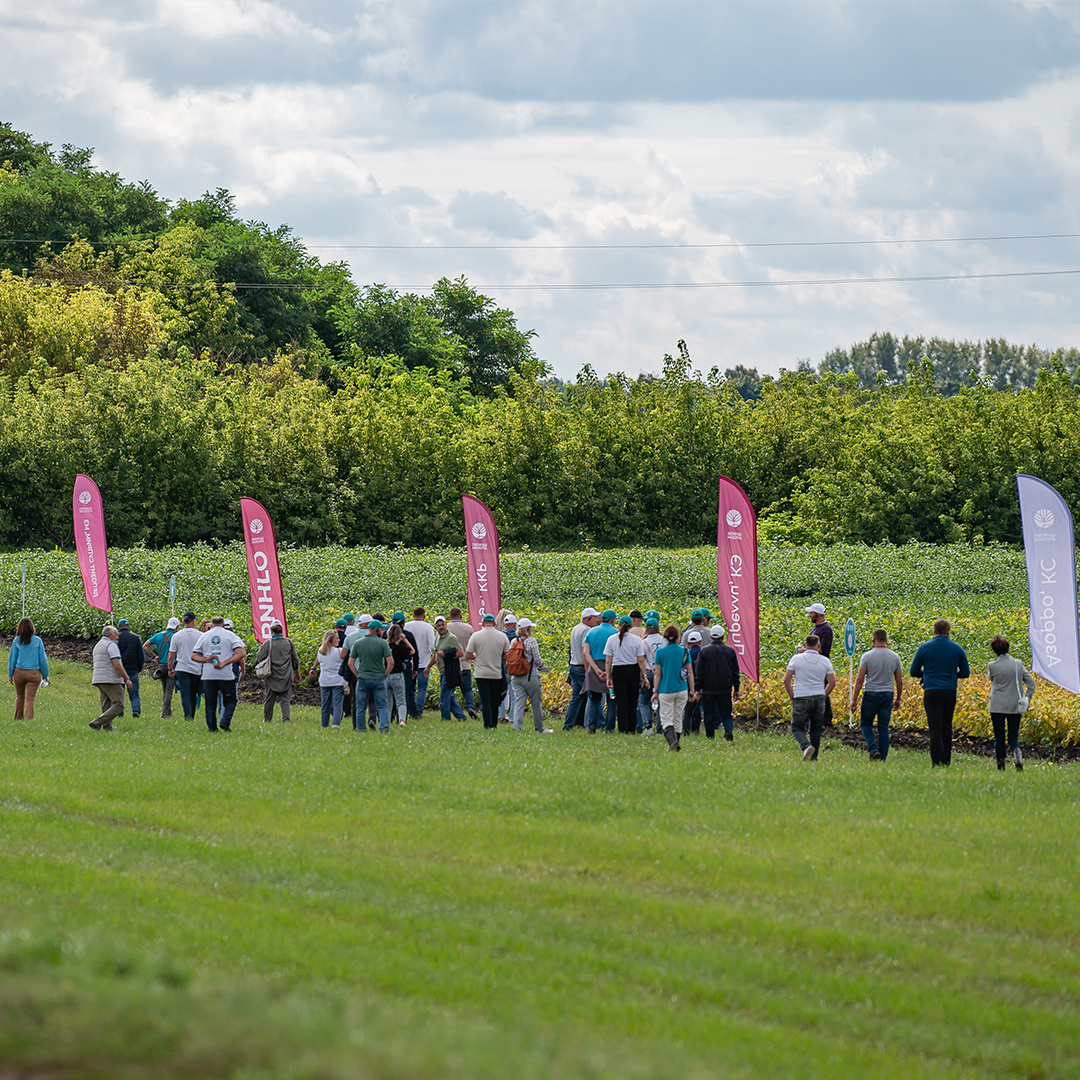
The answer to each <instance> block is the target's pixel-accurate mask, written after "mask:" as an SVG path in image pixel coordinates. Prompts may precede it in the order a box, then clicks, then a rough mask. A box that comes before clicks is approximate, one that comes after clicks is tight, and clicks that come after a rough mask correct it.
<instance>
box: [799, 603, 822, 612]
mask: <svg viewBox="0 0 1080 1080" xmlns="http://www.w3.org/2000/svg"><path fill="white" fill-rule="evenodd" d="M803 611H805V612H806V614H807V615H824V614H825V605H824V604H811V605H810V606H809V607H804V608H803Z"/></svg>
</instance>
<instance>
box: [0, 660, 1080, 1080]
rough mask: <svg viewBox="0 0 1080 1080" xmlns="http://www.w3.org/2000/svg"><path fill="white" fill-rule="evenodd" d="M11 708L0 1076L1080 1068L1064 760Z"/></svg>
mask: <svg viewBox="0 0 1080 1080" xmlns="http://www.w3.org/2000/svg"><path fill="white" fill-rule="evenodd" d="M52 675H53V681H52V685H51V686H50V687H49V688H47V689H45V690H43V691H42V692H41V694H40V696H39V699H38V714H37V717H36V718H35V719H34V720H33V721H21V722H15V721H14V720H12V719H11V718H10V717H11V712H10V698H11V691H10V689H9V688H6V689H5V694H4V696H3V701H4V702H6V704H3V705H2V707H0V742H2V744H3V747H4V751H3V755H4V772H3V781H2V784H3V788H2V790H3V795H2V798H0V835H2V836H3V843H2V844H0V1003H2V1007H0V1076H3V1077H4V1078H5V1080H7V1078H9V1077H10V1078H13V1080H14V1078H19V1080H46V1078H48V1080H68V1078H106V1077H109V1078H132V1080H134V1078H139V1080H142V1078H147V1080H149V1078H154V1080H189V1078H190V1080H195V1078H199V1080H216V1078H222V1080H224V1078H229V1080H353V1078H358V1077H359V1078H374V1080H443V1078H447V1077H449V1078H461V1080H465V1078H492V1080H495V1078H498V1080H503V1078H505V1077H508V1076H513V1077H522V1078H525V1080H534V1078H535V1080H542V1078H544V1080H546V1078H564V1077H565V1078H567V1080H579V1078H580V1080H600V1078H605V1080H606V1078H611V1080H623V1078H627V1080H637V1078H641V1080H644V1078H647V1077H648V1078H652V1077H657V1078H661V1080H665V1078H670V1080H676V1078H680V1080H682V1078H687V1077H689V1078H702V1080H703V1078H706V1077H745V1078H749V1077H762V1078H770V1080H771V1078H773V1077H791V1078H817V1077H825V1076H827V1077H830V1078H834V1077H835V1078H837V1080H845V1078H848V1077H850V1078H859V1080H862V1078H864V1077H867V1076H873V1077H896V1078H903V1080H911V1078H930V1077H935V1078H936V1077H950V1078H952V1077H956V1078H972V1080H973V1078H980V1080H982V1078H987V1077H991V1078H993V1077H1002V1078H1006V1077H1009V1078H1011V1077H1076V1076H1080V974H1078V973H1080V940H1078V938H1077V935H1076V931H1075V927H1076V925H1077V923H1078V920H1080V894H1078V893H1077V890H1076V875H1075V867H1076V848H1077V841H1078V839H1080V829H1078V826H1080V821H1078V817H1080V812H1078V810H1077V798H1076V795H1077V776H1078V774H1077V772H1076V768H1075V767H1074V766H1062V765H1056V764H1053V763H1050V762H1047V761H1040V760H1035V759H1032V760H1030V761H1029V763H1028V766H1027V768H1025V770H1024V771H1023V772H1021V773H1018V772H1016V771H1014V770H1011V769H1010V771H1008V772H1006V773H999V772H997V770H996V769H994V767H993V765H992V763H990V762H987V761H986V760H985V759H982V758H978V757H975V756H972V755H959V756H955V757H954V759H953V762H954V763H953V766H952V768H951V769H949V770H940V769H939V770H931V769H930V767H929V763H928V761H927V759H926V756H925V755H924V754H918V753H915V752H913V751H908V750H903V749H894V750H893V751H892V752H891V753H890V755H889V759H888V761H887V762H885V763H884V765H880V764H879V765H875V764H873V763H870V762H869V761H867V759H866V755H865V754H862V753H858V752H856V751H854V750H852V749H850V748H848V747H846V746H844V745H842V744H838V743H837V742H836V741H835V740H833V741H831V742H830V743H829V744H827V745H828V749H827V750H826V752H824V753H823V754H822V756H821V760H820V761H818V762H814V763H803V762H802V761H801V760H800V758H799V755H798V754H797V753H796V751H795V746H794V743H793V741H792V740H791V738H790V736H786V735H780V734H774V733H771V732H758V733H752V734H746V733H743V732H741V731H740V732H737V734H736V741H735V742H734V743H733V744H728V743H725V742H722V741H720V742H716V743H709V742H707V741H706V740H704V739H703V738H701V737H695V738H692V739H687V740H685V742H684V749H683V751H682V752H681V753H679V754H672V753H670V752H669V751H668V750H667V748H666V746H665V745H664V743H663V741H662V740H661V739H659V738H656V737H642V738H627V737H625V736H618V735H598V736H591V737H590V736H587V735H585V734H584V733H581V732H573V733H562V732H558V733H556V734H555V735H553V736H548V737H542V736H537V735H534V734H532V733H524V734H517V733H515V732H513V731H512V730H510V729H508V728H506V727H503V728H500V729H499V730H498V731H495V732H487V733H485V732H484V731H483V730H482V729H481V728H480V726H479V725H478V724H475V723H466V724H461V723H445V724H444V723H442V722H440V721H438V720H436V719H434V718H433V717H432V714H431V713H428V714H427V718H426V719H425V720H423V721H421V722H419V723H415V724H414V723H410V725H409V726H408V727H407V728H397V727H395V728H393V729H392V731H391V732H390V733H389V734H388V735H386V736H380V735H377V734H373V733H367V732H364V733H359V734H357V733H353V732H351V731H347V730H342V731H337V732H334V731H322V730H320V728H319V727H318V720H317V714H316V712H315V710H313V709H305V708H297V709H294V717H293V721H292V723H290V724H281V723H275V724H264V723H262V722H261V709H259V708H258V707H255V706H241V708H240V709H239V711H238V713H237V717H236V718H235V720H234V729H235V730H234V731H233V732H232V733H231V734H230V735H220V734H219V735H211V734H210V733H208V732H207V730H206V727H205V725H204V724H202V723H201V722H200V723H185V722H184V721H183V720H177V719H173V720H165V721H163V720H160V719H158V718H157V715H156V714H157V708H156V706H157V704H158V703H159V702H160V691H158V690H157V688H156V684H151V687H150V688H149V689H148V690H147V691H146V694H145V697H146V704H145V705H144V712H143V715H142V717H141V718H139V719H138V720H135V719H133V718H132V717H131V716H130V715H129V716H127V717H126V718H125V719H124V720H123V721H120V722H118V723H117V728H116V730H115V731H114V732H112V733H110V734H104V733H96V732H93V731H91V730H90V729H89V728H88V727H87V726H86V722H87V720H88V719H89V717H90V716H92V715H93V713H94V712H95V711H96V694H95V693H94V692H93V691H92V690H91V688H90V686H89V671H88V669H87V668H86V667H85V666H82V665H79V664H75V663H72V662H65V661H58V662H57V663H55V664H54V666H53V672H52Z"/></svg>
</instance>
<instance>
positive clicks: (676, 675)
mask: <svg viewBox="0 0 1080 1080" xmlns="http://www.w3.org/2000/svg"><path fill="white" fill-rule="evenodd" d="M688 663H690V656H689V654H688V653H687V651H686V649H685V647H684V646H682V645H680V644H678V643H677V642H674V641H669V642H668V643H667V644H666V645H665V646H664V647H663V648H662V649H657V650H656V654H655V655H654V656H653V665H654V666H655V665H659V666H660V685H659V686H658V687H657V688H656V690H657V693H660V694H681V693H682V692H683V691H684V690H689V689H690V687H689V685H688V684H687V681H686V680H685V679H684V678H683V677H682V669H683V664H688Z"/></svg>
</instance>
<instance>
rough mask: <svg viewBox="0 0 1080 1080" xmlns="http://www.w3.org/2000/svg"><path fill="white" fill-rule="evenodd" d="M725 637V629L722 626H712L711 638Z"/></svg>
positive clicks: (710, 630) (710, 628) (710, 629)
mask: <svg viewBox="0 0 1080 1080" xmlns="http://www.w3.org/2000/svg"><path fill="white" fill-rule="evenodd" d="M723 636H724V628H723V627H722V626H710V627H709V637H711V638H722V637H723Z"/></svg>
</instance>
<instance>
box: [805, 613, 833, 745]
mask: <svg viewBox="0 0 1080 1080" xmlns="http://www.w3.org/2000/svg"><path fill="white" fill-rule="evenodd" d="M803 611H805V612H806V614H807V615H809V616H810V622H811V624H812V625H813V627H814V628H813V630H811V631H810V633H811V634H813V635H814V637H816V638H817V639H818V642H819V644H818V652H819V653H821V655H822V656H824V657H825V659H826V660H829V659H831V658H832V643H833V628H832V627H831V626H830V625H829V620H828V619H826V618H825V605H824V604H811V605H810V606H809V607H808V608H803ZM832 719H833V710H832V698H831V697H830V696H829V695H828V694H826V695H825V723H826V724H831V723H832Z"/></svg>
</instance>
